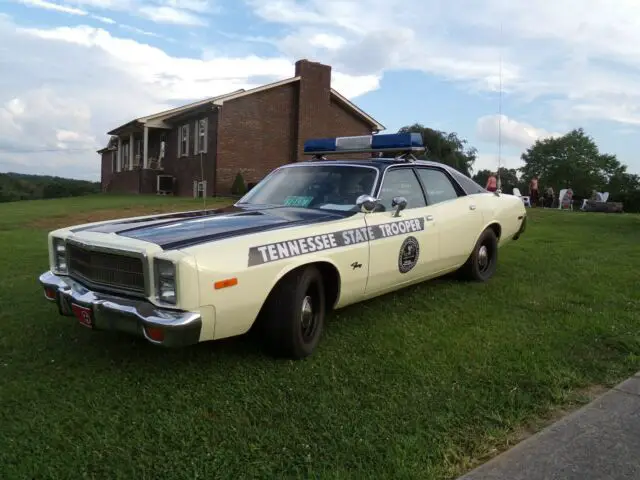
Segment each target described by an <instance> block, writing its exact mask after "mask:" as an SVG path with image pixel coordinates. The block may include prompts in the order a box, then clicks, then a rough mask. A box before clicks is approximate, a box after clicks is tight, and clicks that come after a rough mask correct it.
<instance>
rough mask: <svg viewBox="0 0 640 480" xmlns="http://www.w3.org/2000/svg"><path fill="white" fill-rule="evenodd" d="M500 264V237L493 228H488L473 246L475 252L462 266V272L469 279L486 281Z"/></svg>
mask: <svg viewBox="0 0 640 480" xmlns="http://www.w3.org/2000/svg"><path fill="white" fill-rule="evenodd" d="M497 266H498V238H497V237H496V234H495V232H494V231H493V230H492V229H491V228H487V229H486V230H485V231H484V232H482V235H480V238H478V241H477V242H476V245H475V246H474V248H473V252H471V255H470V256H469V258H468V259H467V261H466V262H465V264H464V265H463V266H462V267H461V268H460V274H461V275H462V277H463V278H465V279H467V280H472V281H476V282H486V281H487V280H489V279H490V278H491V277H492V276H493V274H494V273H495V271H496V267H497Z"/></svg>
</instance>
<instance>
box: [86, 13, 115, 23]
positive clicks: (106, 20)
mask: <svg viewBox="0 0 640 480" xmlns="http://www.w3.org/2000/svg"><path fill="white" fill-rule="evenodd" d="M91 17H92V18H95V19H96V20H98V21H99V22H102V23H106V24H108V25H113V24H115V23H116V21H115V20H113V19H112V18H109V17H103V16H100V15H91Z"/></svg>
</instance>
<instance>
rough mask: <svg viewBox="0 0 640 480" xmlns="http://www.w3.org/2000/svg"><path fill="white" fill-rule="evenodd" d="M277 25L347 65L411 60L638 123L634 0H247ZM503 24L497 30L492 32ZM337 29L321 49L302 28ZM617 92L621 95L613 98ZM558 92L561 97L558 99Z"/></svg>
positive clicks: (520, 94) (491, 86)
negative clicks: (334, 41)
mask: <svg viewBox="0 0 640 480" xmlns="http://www.w3.org/2000/svg"><path fill="white" fill-rule="evenodd" d="M247 1H248V3H249V4H250V5H251V6H252V7H253V8H254V11H255V12H256V14H257V15H259V16H260V17H261V18H263V19H264V20H267V21H269V22H275V23H279V24H282V25H284V26H286V31H287V33H286V35H285V36H283V38H282V39H281V41H280V43H279V45H280V47H281V48H282V50H283V51H284V52H285V53H286V54H288V55H291V56H300V55H301V54H303V53H304V52H307V53H308V54H311V55H313V56H314V57H315V58H316V59H318V60H320V61H323V62H325V63H329V64H331V65H334V66H335V67H337V68H339V69H341V70H342V71H344V72H346V73H349V74H377V75H379V74H381V73H382V72H384V71H388V70H393V69H409V70H419V71H423V72H427V73H430V74H435V75H437V76H440V77H442V78H444V79H447V80H455V81H458V82H462V84H466V85H469V86H470V87H472V88H474V89H480V90H485V91H487V90H488V91H496V90H497V89H498V84H499V83H500V82H499V80H500V79H499V69H500V58H501V57H502V61H503V66H502V70H503V72H502V81H503V88H504V91H505V93H507V94H509V95H510V96H509V97H507V98H508V100H510V101H518V102H531V101H533V100H536V101H537V102H540V101H547V100H548V99H549V98H551V97H553V98H554V101H553V103H549V104H548V105H549V106H550V107H553V110H552V112H551V113H554V114H556V115H558V116H562V117H563V118H569V117H570V118H571V119H573V120H576V119H583V118H589V119H600V120H602V119H604V120H612V121H616V122H620V123H634V124H635V123H640V109H638V108H636V105H640V83H639V82H637V80H636V79H637V76H638V74H640V50H638V49H637V48H636V45H638V43H640V29H638V28H637V22H636V20H635V19H637V18H638V15H640V5H639V4H638V2H637V1H636V0H618V1H616V2H615V8H612V7H611V6H610V5H609V2H604V1H603V0H581V1H578V0H556V1H554V2H549V1H547V0H531V1H528V2H505V1H504V0H485V1H483V2H480V3H477V2H469V1H466V0H451V1H450V2H446V3H442V2H438V1H436V0H423V1H421V2H417V3H413V4H412V5H411V9H410V11H408V10H407V8H406V3H403V2H400V0H358V1H357V2H356V1H353V2H347V1H344V0H307V1H305V2H296V1H294V0H275V1H274V0H247ZM501 24H502V25H503V34H502V38H501V36H500V29H501ZM314 30H315V31H323V32H324V33H325V34H326V35H331V36H332V37H336V38H338V37H339V38H343V39H344V42H343V43H341V44H340V46H339V47H338V46H336V48H333V49H327V48H325V47H323V46H322V45H318V42H317V41H316V39H315V38H314V36H313V35H309V31H314ZM623 94H624V97H625V100H624V101H623V102H620V96H621V95H623ZM558 99H561V101H558Z"/></svg>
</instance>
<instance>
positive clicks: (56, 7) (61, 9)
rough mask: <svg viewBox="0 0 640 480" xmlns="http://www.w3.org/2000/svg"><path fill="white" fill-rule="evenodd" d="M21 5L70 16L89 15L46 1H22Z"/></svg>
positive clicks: (82, 11)
mask: <svg viewBox="0 0 640 480" xmlns="http://www.w3.org/2000/svg"><path fill="white" fill-rule="evenodd" d="M20 3H22V4H24V5H27V6H28V7H36V8H43V9H45V10H53V11H56V12H62V13H68V14H70V15H87V12H86V11H84V10H81V9H79V8H74V7H69V6H66V5H59V4H57V3H53V2H48V1H46V0H20Z"/></svg>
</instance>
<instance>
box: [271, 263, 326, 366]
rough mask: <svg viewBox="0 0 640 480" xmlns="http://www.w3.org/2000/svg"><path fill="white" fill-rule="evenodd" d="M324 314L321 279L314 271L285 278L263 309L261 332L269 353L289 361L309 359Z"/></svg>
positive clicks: (311, 268)
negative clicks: (290, 359)
mask: <svg viewBox="0 0 640 480" xmlns="http://www.w3.org/2000/svg"><path fill="white" fill-rule="evenodd" d="M325 310H326V305H325V291H324V283H323V278H322V275H321V273H320V271H319V270H318V269H317V268H316V267H314V266H308V267H302V268H299V269H296V270H294V271H293V272H290V273H289V274H287V275H286V276H285V277H284V278H282V280H280V281H279V282H278V284H277V285H276V286H275V288H274V289H273V291H272V292H271V294H270V295H269V298H268V299H267V302H266V303H265V306H264V309H263V316H264V318H263V322H264V323H263V326H262V332H263V335H264V339H265V340H266V343H267V346H268V347H269V349H270V350H271V352H272V353H273V354H274V355H277V356H283V357H288V358H292V359H301V358H304V357H307V356H309V355H311V354H312V353H313V351H314V350H315V349H316V347H317V345H318V343H319V341H320V336H321V335H322V330H323V329H324V322H325Z"/></svg>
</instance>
